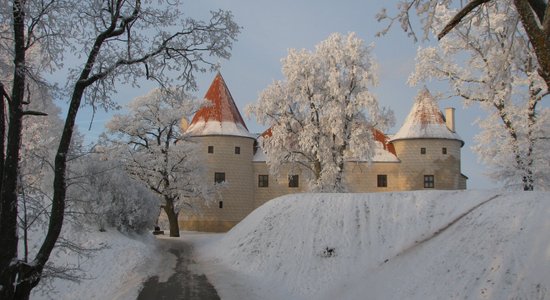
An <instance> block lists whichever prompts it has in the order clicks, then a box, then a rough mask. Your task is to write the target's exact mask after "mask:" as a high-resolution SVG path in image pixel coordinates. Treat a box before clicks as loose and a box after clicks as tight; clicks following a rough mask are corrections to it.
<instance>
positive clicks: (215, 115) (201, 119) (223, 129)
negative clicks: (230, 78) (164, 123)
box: [187, 72, 250, 137]
mask: <svg viewBox="0 0 550 300" xmlns="http://www.w3.org/2000/svg"><path fill="white" fill-rule="evenodd" d="M204 98H205V99H206V101H208V102H209V103H207V104H206V105H205V106H203V107H202V108H201V109H200V110H199V111H197V113H196V114H195V116H194V117H193V120H191V124H190V125H189V128H188V129H187V133H190V134H191V135H194V136H199V135H236V136H246V137H250V133H249V131H248V128H247V127H246V124H245V123H244V120H243V117H242V116H241V113H240V112H239V109H238V108H237V105H235V101H234V100H233V97H232V96H231V92H229V89H228V88H227V85H226V84H225V81H224V80H223V77H222V75H221V74H220V73H219V72H218V74H217V75H216V77H215V78H214V80H213V81H212V84H211V85H210V88H209V89H208V91H207V92H206V95H205V96H204Z"/></svg>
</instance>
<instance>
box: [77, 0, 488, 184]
mask: <svg viewBox="0 0 550 300" xmlns="http://www.w3.org/2000/svg"><path fill="white" fill-rule="evenodd" d="M187 2H188V3H187V4H186V5H185V6H184V11H186V14H187V15H188V16H191V17H194V18H202V19H204V18H205V17H207V16H208V12H209V11H210V10H216V9H218V8H222V9H227V10H231V11H232V12H233V14H234V16H235V20H236V22H237V23H238V24H239V25H240V26H241V27H242V32H241V34H240V36H239V37H238V41H237V42H236V43H235V45H234V47H233V50H232V57H231V59H230V60H229V61H220V62H219V63H220V65H221V73H222V75H223V77H224V79H225V81H226V83H227V85H228V87H229V89H230V91H231V94H232V95H233V98H234V99H235V102H236V103H237V105H238V107H239V109H240V110H241V114H243V117H244V118H245V121H246V122H247V126H248V128H249V129H250V131H251V132H262V131H263V130H264V129H265V128H263V127H261V126H259V125H258V124H256V122H255V121H254V120H252V119H249V118H247V117H246V116H245V115H244V107H245V106H246V104H248V103H251V102H255V101H256V100H257V97H258V94H259V92H260V91H262V90H263V89H265V88H266V87H267V86H268V85H269V84H270V83H272V82H273V80H280V79H283V77H282V74H281V63H280V60H281V59H282V58H283V57H285V56H286V55H287V53H288V49H290V48H297V49H302V48H305V49H313V48H314V46H315V45H316V44H318V43H319V42H321V41H322V40H324V39H326V38H327V37H328V36H329V35H330V34H331V33H333V32H340V33H343V34H346V33H348V32H355V33H357V35H358V36H359V37H360V38H362V39H364V41H365V43H366V44H373V45H374V48H373V51H372V53H373V54H374V56H375V58H376V60H377V62H378V65H379V70H378V71H379V72H378V77H379V85H378V86H377V87H375V88H374V89H373V90H374V92H375V93H376V95H377V96H378V100H379V102H380V104H381V105H384V106H387V107H389V108H391V109H393V110H394V112H395V117H396V125H395V126H394V128H392V129H391V130H390V132H389V133H390V134H392V133H395V132H397V130H398V129H399V127H400V126H401V125H402V124H403V121H404V119H405V117H406V116H407V114H408V112H409V110H410V108H411V106H412V104H413V101H414V98H415V96H416V94H417V92H418V90H419V89H420V88H421V86H418V87H409V86H408V85H407V77H408V76H409V74H410V73H411V72H412V70H413V68H414V58H415V54H416V49H417V48H418V47H419V46H421V45H422V44H418V43H417V44H415V43H414V42H413V40H412V39H410V38H408V37H407V36H406V34H405V33H403V32H402V31H401V29H400V28H399V27H398V26H395V27H394V28H393V29H392V30H391V31H390V32H389V34H388V35H386V36H383V37H376V36H375V35H376V33H377V32H378V31H380V30H381V29H383V28H384V26H385V24H381V23H378V22H377V21H376V19H375V15H376V13H377V12H378V11H380V9H381V8H382V6H384V5H385V6H387V7H388V8H389V9H394V6H395V2H396V1H364V0H343V1H328V0H321V1H313V0H309V1H303V0H302V1H300V0H279V1H259V0H234V1H229V0H193V1H187ZM214 76H215V74H213V73H206V74H199V75H198V84H199V87H198V91H197V93H196V95H195V96H197V97H203V96H204V94H205V93H206V90H207V89H208V86H209V84H210V82H211V81H212V80H213V79H214ZM426 86H427V87H428V88H429V89H430V90H432V91H435V90H437V89H438V88H439V89H441V87H442V85H441V84H438V83H433V82H428V83H426ZM152 87H153V85H151V84H144V85H143V88H142V89H141V90H139V89H137V90H136V89H121V90H120V91H119V93H118V96H119V99H117V100H118V101H119V102H120V103H126V102H128V101H130V100H131V99H132V98H134V97H136V96H138V95H142V94H145V93H146V92H147V90H148V89H150V88H152ZM449 106H453V107H456V108H457V110H456V126H457V132H458V134H460V136H461V137H462V138H463V140H464V142H465V145H464V147H463V148H462V173H463V174H465V175H466V176H468V177H469V180H468V188H473V189H486V188H493V187H495V184H494V183H492V182H491V180H490V179H489V178H487V177H486V176H485V175H484V172H485V167H484V166H482V165H480V164H479V163H478V161H477V157H476V155H475V154H474V153H472V151H471V147H472V146H473V145H474V140H473V137H474V136H475V135H476V134H477V132H478V131H479V129H478V128H477V126H476V125H475V124H473V123H474V121H475V120H476V119H477V118H482V117H484V116H485V114H484V113H483V112H482V111H480V110H479V109H478V108H477V107H470V108H467V109H463V104H462V102H460V100H459V99H447V100H443V101H441V102H440V107H441V109H443V108H445V107H449ZM89 115H90V114H89V113H86V112H83V113H81V116H80V117H79V122H78V124H79V125H80V126H81V131H82V132H83V133H84V134H86V135H87V136H88V140H89V141H91V140H93V139H94V138H95V137H96V136H97V135H98V134H99V133H100V132H102V131H103V123H104V121H105V120H106V119H108V118H109V117H110V115H108V114H99V115H97V116H96V121H95V122H94V124H93V125H92V129H91V130H90V131H88V125H89V120H90V117H89Z"/></svg>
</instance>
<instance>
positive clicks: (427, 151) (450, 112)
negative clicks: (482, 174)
mask: <svg viewBox="0 0 550 300" xmlns="http://www.w3.org/2000/svg"><path fill="white" fill-rule="evenodd" d="M446 113H447V119H448V122H447V121H446V119H445V117H444V116H443V114H442V113H441V111H440V110H439V107H438V105H437V103H436V101H435V99H434V98H433V96H432V95H431V94H430V92H429V91H428V89H426V88H424V89H422V90H421V91H420V92H419V93H418V95H417V97H416V101H415V103H414V105H413V107H412V109H411V111H410V113H409V115H408V116H407V118H406V119H405V122H404V124H403V126H402V127H401V129H399V131H398V132H397V133H396V134H395V135H394V136H393V137H392V138H391V140H390V142H391V143H392V144H393V145H394V147H395V151H396V154H397V157H399V160H400V161H401V167H400V171H399V181H400V185H401V187H402V189H403V190H419V189H444V190H448V189H465V188H466V179H467V177H466V176H464V175H462V173H461V170H460V148H462V146H463V145H464V142H463V141H462V139H461V138H460V136H459V135H458V134H457V133H456V132H455V128H454V109H447V111H446Z"/></svg>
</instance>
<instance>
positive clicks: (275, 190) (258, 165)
mask: <svg viewBox="0 0 550 300" xmlns="http://www.w3.org/2000/svg"><path fill="white" fill-rule="evenodd" d="M253 165H254V180H255V182H254V198H255V199H254V200H255V201H254V204H255V207H260V206H261V205H263V204H264V203H266V202H267V201H269V200H271V199H274V198H277V197H279V196H283V195H288V194H295V193H302V192H304V191H306V182H305V177H304V176H303V174H302V173H301V172H299V171H298V172H290V170H289V168H286V169H285V168H283V171H282V172H281V173H282V174H290V173H292V174H294V175H298V178H299V182H298V187H289V186H288V185H289V184H288V177H286V176H279V177H278V176H274V175H271V174H269V167H268V166H267V164H266V162H265V161H262V162H254V163H253ZM260 175H268V178H269V185H268V186H267V187H261V186H259V176H260Z"/></svg>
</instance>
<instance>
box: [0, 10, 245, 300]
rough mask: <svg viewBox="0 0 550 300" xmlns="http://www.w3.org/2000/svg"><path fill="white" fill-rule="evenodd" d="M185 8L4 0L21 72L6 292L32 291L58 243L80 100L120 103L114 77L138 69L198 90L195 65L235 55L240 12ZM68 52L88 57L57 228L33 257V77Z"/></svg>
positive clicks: (6, 233) (1, 259)
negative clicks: (21, 215)
mask: <svg viewBox="0 0 550 300" xmlns="http://www.w3.org/2000/svg"><path fill="white" fill-rule="evenodd" d="M181 7H182V5H181V1H179V0H175V1H168V2H165V1H162V2H156V1H149V0H143V1H142V0H100V1H84V2H78V3H76V2H74V1H68V0H46V1H39V0H28V1H25V0H14V1H2V5H0V24H2V25H0V37H1V38H0V48H1V49H2V52H3V53H8V54H9V55H10V57H12V61H13V68H12V69H11V71H10V73H12V74H13V77H12V81H11V82H10V84H11V89H9V90H10V91H11V95H10V97H9V105H8V106H5V103H6V100H7V99H8V97H2V100H4V101H3V102H2V105H3V106H2V107H3V108H4V107H5V108H7V109H8V115H9V121H8V126H7V127H8V128H7V134H6V137H7V144H6V155H5V157H4V159H3V160H2V162H1V164H2V167H3V168H2V182H1V184H2V185H1V194H0V195H1V197H2V199H1V202H0V203H1V206H0V214H1V218H0V222H1V224H0V225H1V226H0V242H1V243H2V245H3V246H2V248H0V298H2V299H13V298H17V299H27V298H28V297H29V294H30V291H31V290H32V289H33V288H34V287H35V286H36V285H37V284H38V282H39V281H40V278H41V274H42V271H43V269H44V266H45V264H46V262H47V261H48V259H49V256H50V254H51V252H52V250H53V248H54V247H55V245H56V241H57V238H58V237H59V234H60V232H61V228H62V225H63V219H64V213H65V206H66V203H65V198H66V188H67V180H66V170H67V159H68V153H69V147H70V145H71V140H72V138H73V133H74V131H75V130H74V126H75V120H76V116H77V113H78V110H79V108H80V106H81V104H82V103H88V104H91V105H92V106H93V107H94V109H95V108H96V107H103V108H105V109H108V108H113V107H118V105H117V104H116V102H115V101H113V99H112V96H113V94H114V93H115V92H116V88H115V85H117V84H120V83H127V84H132V85H136V86H137V85H138V79H139V78H147V79H151V80H155V81H157V82H158V83H159V84H160V85H161V86H169V85H171V84H173V83H174V82H173V81H175V80H177V81H179V83H180V85H181V86H182V87H183V88H184V89H193V88H194V87H195V80H194V75H193V74H194V73H195V72H197V71H204V70H206V68H205V66H213V65H214V63H212V62H211V61H210V59H216V57H220V58H228V57H229V51H230V49H231V46H232V43H233V41H235V39H236V36H237V34H238V33H239V30H240V29H239V27H238V26H237V25H236V24H235V22H234V21H233V16H232V15H231V13H230V12H227V11H217V12H213V13H212V16H211V18H210V20H208V21H197V20H194V19H192V18H187V17H185V15H184V13H183V12H182V11H181ZM31 51H36V53H37V56H38V57H39V58H42V59H41V60H39V61H40V62H41V64H40V65H39V66H40V67H39V68H33V67H32V65H30V64H29V63H28V61H27V57H28V54H29V53H30V52H31ZM69 55H70V56H72V57H74V58H76V60H80V59H81V62H82V64H81V65H80V64H77V65H73V66H71V70H70V76H69V78H67V80H66V82H67V85H66V94H67V95H68V98H69V108H68V112H67V115H66V119H65V125H64V127H63V130H62V134H61V137H60V142H59V147H58V149H57V154H56V156H55V162H54V181H53V197H52V205H51V211H50V212H51V213H50V215H49V216H50V218H49V226H48V233H47V234H46V236H45V239H44V242H43V243H42V246H41V247H40V250H39V251H38V253H37V254H36V256H35V257H34V258H33V260H32V262H30V263H24V262H23V261H21V260H20V259H19V255H18V236H17V222H18V221H17V215H18V213H17V205H16V204H17V201H18V192H17V189H18V186H17V179H18V172H19V169H20V167H19V161H20V159H21V149H20V145H21V132H22V127H23V117H24V116H25V112H26V111H27V112H28V110H27V109H26V108H25V106H26V101H25V99H26V95H27V91H26V87H27V81H29V79H30V80H33V81H36V79H37V78H39V76H35V75H36V74H39V73H40V72H42V71H48V70H52V69H54V68H57V67H62V66H63V64H64V63H66V62H68V60H65V59H64V58H65V57H66V56H69ZM73 61H74V60H73ZM3 96H4V95H3ZM2 134H4V132H2ZM16 278H17V280H18V281H17V282H15V281H14V280H15V279H16Z"/></svg>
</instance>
